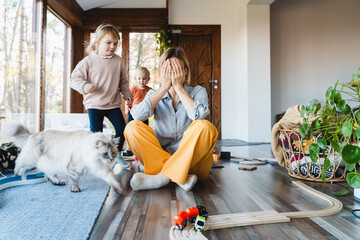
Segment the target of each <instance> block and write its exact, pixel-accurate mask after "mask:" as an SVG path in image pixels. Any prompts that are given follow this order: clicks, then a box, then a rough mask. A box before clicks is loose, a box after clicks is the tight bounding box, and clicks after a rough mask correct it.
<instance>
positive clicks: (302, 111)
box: [300, 105, 305, 117]
mask: <svg viewBox="0 0 360 240" xmlns="http://www.w3.org/2000/svg"><path fill="white" fill-rule="evenodd" d="M304 113H305V106H304V105H302V106H301V112H300V117H303V116H304Z"/></svg>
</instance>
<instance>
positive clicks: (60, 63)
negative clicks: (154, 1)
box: [45, 11, 70, 113]
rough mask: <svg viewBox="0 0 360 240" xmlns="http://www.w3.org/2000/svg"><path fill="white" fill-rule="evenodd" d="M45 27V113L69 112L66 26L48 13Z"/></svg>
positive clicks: (67, 32)
mask: <svg viewBox="0 0 360 240" xmlns="http://www.w3.org/2000/svg"><path fill="white" fill-rule="evenodd" d="M46 22H47V26H46V60H45V66H46V78H45V80H46V83H45V96H46V98H45V113H68V112H69V93H68V89H69V75H70V72H69V68H68V67H67V62H68V60H67V56H68V46H67V42H68V41H67V35H68V34H69V31H67V27H66V25H65V24H64V23H63V22H62V21H60V19H58V18H57V17H56V16H55V15H54V14H52V13H51V12H50V11H48V12H47V21H46Z"/></svg>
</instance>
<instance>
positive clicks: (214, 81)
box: [209, 80, 219, 83]
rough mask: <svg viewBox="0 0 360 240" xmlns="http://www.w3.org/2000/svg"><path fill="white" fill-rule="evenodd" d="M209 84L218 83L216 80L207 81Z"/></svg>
mask: <svg viewBox="0 0 360 240" xmlns="http://www.w3.org/2000/svg"><path fill="white" fill-rule="evenodd" d="M209 82H213V83H218V82H219V81H218V80H209Z"/></svg>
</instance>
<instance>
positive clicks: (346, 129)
mask: <svg viewBox="0 0 360 240" xmlns="http://www.w3.org/2000/svg"><path fill="white" fill-rule="evenodd" d="M352 127H353V125H352V124H351V122H349V121H346V122H344V124H343V125H342V128H341V132H342V134H343V135H344V136H345V137H350V136H351V134H352Z"/></svg>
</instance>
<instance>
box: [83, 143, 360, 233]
mask: <svg viewBox="0 0 360 240" xmlns="http://www.w3.org/2000/svg"><path fill="white" fill-rule="evenodd" d="M217 150H218V151H219V150H222V151H230V152H231V154H232V155H233V156H249V157H272V153H271V150H270V145H269V144H263V145H253V146H242V147H222V148H221V149H217ZM219 164H220V165H223V166H224V168H215V169H212V170H211V172H210V175H209V177H208V178H207V179H204V180H201V181H199V182H198V183H197V184H196V185H195V187H194V188H193V190H192V191H190V192H185V191H183V190H182V189H180V188H179V187H178V186H177V185H175V184H173V183H170V184H169V185H168V186H166V187H164V188H161V189H158V190H149V191H139V192H134V191H133V190H131V188H130V187H129V185H128V181H129V178H130V177H131V175H132V174H133V172H134V171H135V170H131V171H124V170H123V171H121V172H120V173H119V174H118V178H119V179H121V181H122V184H123V185H127V192H126V193H125V194H124V195H117V194H114V192H113V191H112V190H111V191H110V193H109V196H108V198H107V200H106V202H105V203H104V206H103V208H102V210H101V213H100V215H99V217H98V219H97V221H96V224H95V226H94V228H93V231H92V233H91V236H90V239H96V240H98V239H126V240H129V239H156V240H159V239H169V229H170V227H171V226H172V224H173V217H174V216H175V215H176V214H177V213H178V212H179V211H180V210H185V209H186V208H188V207H191V206H196V205H197V204H202V205H204V206H205V207H206V209H207V210H208V212H209V215H217V214H227V213H242V212H254V211H265V210H275V211H278V212H289V211H302V210H316V209H320V208H325V207H327V206H326V204H325V203H324V202H322V201H321V200H318V199H314V198H313V197H311V196H309V195H307V194H306V193H304V192H302V191H301V190H299V189H298V188H296V187H294V186H292V183H291V181H290V180H292V179H291V178H290V177H289V176H288V175H287V172H286V170H285V169H284V168H282V167H279V166H272V165H270V164H267V165H263V166H258V167H257V170H254V171H242V170H238V164H236V163H232V162H229V161H225V162H224V161H220V162H219ZM116 169H117V170H118V171H119V168H116ZM135 169H136V166H135ZM304 182H305V183H306V184H308V185H309V186H311V187H313V188H315V189H317V190H319V191H321V192H323V193H326V194H328V195H331V193H332V192H335V191H339V190H343V189H348V190H349V191H350V194H349V195H348V196H342V197H336V198H337V199H339V200H340V201H341V202H342V203H343V205H344V209H343V210H342V212H340V213H339V214H337V215H335V216H329V217H316V218H312V219H309V218H304V219H291V221H290V223H276V224H266V225H255V226H247V227H235V228H228V229H222V230H210V231H206V232H204V235H205V236H206V237H207V238H208V239H226V240H230V239H316V240H321V239H341V240H343V239H360V237H359V236H360V219H357V218H355V217H354V216H353V215H352V214H351V210H353V209H359V208H360V203H359V202H356V201H354V200H353V190H352V189H351V188H349V186H348V185H347V184H346V183H333V184H329V183H327V184H323V183H314V182H307V181H304Z"/></svg>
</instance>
